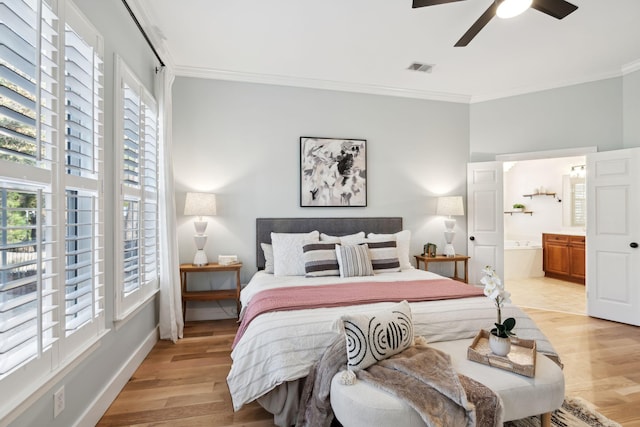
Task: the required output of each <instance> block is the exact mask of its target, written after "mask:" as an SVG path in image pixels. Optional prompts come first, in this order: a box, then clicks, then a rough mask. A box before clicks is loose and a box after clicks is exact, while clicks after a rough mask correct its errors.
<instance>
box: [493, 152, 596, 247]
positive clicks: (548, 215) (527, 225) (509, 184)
mask: <svg viewBox="0 0 640 427" xmlns="http://www.w3.org/2000/svg"><path fill="white" fill-rule="evenodd" d="M584 164H585V159H584V157H563V158H557V159H542V160H526V161H518V162H516V163H515V164H514V165H513V167H512V168H511V169H509V170H508V171H507V172H505V174H504V210H505V211H510V210H511V209H512V206H513V204H514V203H522V204H524V205H525V206H526V208H525V209H526V210H527V211H532V212H533V213H532V214H531V215H528V214H520V213H517V214H512V215H508V214H506V215H505V216H504V235H505V239H509V240H530V241H535V242H538V243H540V242H542V233H580V232H583V231H584V230H583V229H582V228H581V227H570V226H569V227H567V226H565V225H563V207H564V206H566V205H567V204H570V203H571V202H570V199H569V197H570V195H565V194H563V185H562V182H563V181H562V177H563V175H568V174H569V173H570V172H571V166H576V165H584ZM539 187H544V188H545V191H546V192H548V193H556V197H551V196H532V197H524V195H525V194H532V193H535V190H536V189H537V188H539ZM560 200H561V201H562V202H560Z"/></svg>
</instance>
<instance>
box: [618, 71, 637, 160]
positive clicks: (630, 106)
mask: <svg viewBox="0 0 640 427" xmlns="http://www.w3.org/2000/svg"><path fill="white" fill-rule="evenodd" d="M622 88H623V104H622V105H623V118H622V124H623V133H622V135H623V139H624V146H625V148H631V147H640V71H636V72H633V73H629V74H627V75H625V76H624V77H623V78H622Z"/></svg>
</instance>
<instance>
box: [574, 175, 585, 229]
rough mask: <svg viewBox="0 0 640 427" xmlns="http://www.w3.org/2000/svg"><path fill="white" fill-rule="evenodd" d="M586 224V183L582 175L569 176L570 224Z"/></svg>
mask: <svg viewBox="0 0 640 427" xmlns="http://www.w3.org/2000/svg"><path fill="white" fill-rule="evenodd" d="M586 224H587V183H586V182H585V178H584V176H575V177H571V226H572V227H584V226H585V225H586Z"/></svg>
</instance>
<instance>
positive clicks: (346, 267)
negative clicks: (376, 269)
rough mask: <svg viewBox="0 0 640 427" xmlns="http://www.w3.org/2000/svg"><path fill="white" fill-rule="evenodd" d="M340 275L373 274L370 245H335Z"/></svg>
mask: <svg viewBox="0 0 640 427" xmlns="http://www.w3.org/2000/svg"><path fill="white" fill-rule="evenodd" d="M335 250H336V257H337V258H338V267H339V269H340V277H357V276H373V266H372V265H371V258H370V257H369V247H368V246H367V244H366V243H365V244H364V245H335Z"/></svg>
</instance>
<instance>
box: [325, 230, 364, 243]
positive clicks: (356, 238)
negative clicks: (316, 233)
mask: <svg viewBox="0 0 640 427" xmlns="http://www.w3.org/2000/svg"><path fill="white" fill-rule="evenodd" d="M320 241H321V242H325V241H326V242H331V243H361V242H362V241H364V231H360V232H358V233H354V234H347V235H346V236H330V235H328V234H324V233H320Z"/></svg>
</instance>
